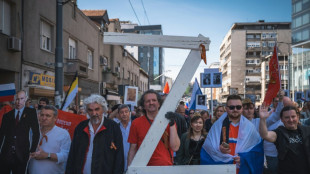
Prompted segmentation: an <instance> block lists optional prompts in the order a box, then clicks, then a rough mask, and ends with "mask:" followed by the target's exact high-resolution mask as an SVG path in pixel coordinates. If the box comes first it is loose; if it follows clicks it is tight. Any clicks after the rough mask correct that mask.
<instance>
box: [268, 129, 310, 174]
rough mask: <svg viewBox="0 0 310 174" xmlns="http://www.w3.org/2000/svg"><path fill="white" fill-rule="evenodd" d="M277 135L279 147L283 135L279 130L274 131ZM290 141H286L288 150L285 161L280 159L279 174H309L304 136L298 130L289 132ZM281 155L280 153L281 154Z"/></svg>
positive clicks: (276, 143)
mask: <svg viewBox="0 0 310 174" xmlns="http://www.w3.org/2000/svg"><path fill="white" fill-rule="evenodd" d="M274 131H275V132H276V134H277V137H278V138H277V140H276V142H275V145H276V146H277V147H278V146H279V143H280V142H282V141H281V140H280V137H283V138H284V136H281V135H280V134H282V135H283V132H282V130H280V129H279V128H278V129H276V130H274ZM286 133H287V134H288V137H289V138H288V139H287V140H286V142H287V145H286V147H287V148H288V151H287V154H286V156H285V158H284V159H283V160H281V159H279V158H278V161H279V163H278V169H279V170H278V173H280V174H293V173H294V174H295V173H296V174H309V171H310V170H309V166H308V165H307V164H308V162H307V156H306V153H305V150H304V146H303V142H302V135H301V133H300V132H299V131H298V130H287V129H286ZM279 153H280V152H279Z"/></svg>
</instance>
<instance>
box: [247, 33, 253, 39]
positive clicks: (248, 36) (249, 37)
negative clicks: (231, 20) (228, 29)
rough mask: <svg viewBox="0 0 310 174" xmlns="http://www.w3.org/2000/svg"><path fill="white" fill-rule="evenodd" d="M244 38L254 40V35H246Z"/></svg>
mask: <svg viewBox="0 0 310 174" xmlns="http://www.w3.org/2000/svg"><path fill="white" fill-rule="evenodd" d="M246 38H247V39H254V35H253V34H247V35H246Z"/></svg>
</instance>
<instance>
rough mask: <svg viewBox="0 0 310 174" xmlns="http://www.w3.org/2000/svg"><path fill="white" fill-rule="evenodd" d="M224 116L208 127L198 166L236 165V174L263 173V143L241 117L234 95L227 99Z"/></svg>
mask: <svg viewBox="0 0 310 174" xmlns="http://www.w3.org/2000/svg"><path fill="white" fill-rule="evenodd" d="M226 103H227V105H226V113H224V114H223V115H222V116H221V117H220V118H219V119H218V120H217V121H216V122H215V123H214V124H213V126H212V127H211V129H210V131H209V134H208V137H207V139H206V141H205V143H204V144H203V146H202V147H203V148H202V150H201V154H200V155H201V164H232V163H233V164H236V166H237V173H238V172H240V173H252V174H256V173H257V174H258V173H262V171H263V163H264V153H263V143H262V139H261V137H260V136H259V133H258V131H257V130H256V128H255V126H254V125H253V124H252V123H251V122H250V121H249V120H248V119H247V118H246V117H244V116H242V111H243V108H242V100H241V97H240V96H238V95H230V96H228V98H227V102H226Z"/></svg>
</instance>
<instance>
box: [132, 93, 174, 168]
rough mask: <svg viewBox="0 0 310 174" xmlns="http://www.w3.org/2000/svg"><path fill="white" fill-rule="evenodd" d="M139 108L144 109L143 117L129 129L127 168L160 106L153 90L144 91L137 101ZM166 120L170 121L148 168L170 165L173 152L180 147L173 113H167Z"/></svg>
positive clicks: (157, 96) (157, 95) (136, 120)
mask: <svg viewBox="0 0 310 174" xmlns="http://www.w3.org/2000/svg"><path fill="white" fill-rule="evenodd" d="M139 104H140V106H142V107H143V109H144V113H145V115H144V116H141V117H139V118H136V119H135V120H134V121H133V122H132V124H131V127H130V133H129V137H128V142H129V143H130V148H129V152H128V166H130V164H131V162H132V160H133V158H134V156H135V155H136V153H137V151H138V149H139V147H140V145H141V144H142V141H143V139H144V137H145V136H146V134H147V132H148V130H149V128H150V127H151V124H152V122H153V120H154V119H155V117H156V115H157V113H158V111H159V108H160V105H161V97H160V95H159V94H158V93H157V92H155V91H154V90H148V91H146V92H145V93H144V94H143V95H142V96H141V99H140V101H139ZM166 118H167V119H169V120H170V123H169V125H168V126H167V128H166V130H165V132H164V134H163V136H162V138H161V140H160V141H159V142H158V145H157V147H156V149H155V151H154V152H153V155H152V157H151V159H150V161H149V163H148V166H168V165H172V164H173V161H172V156H173V154H172V153H173V151H174V152H175V151H177V150H178V149H179V146H180V139H179V137H178V134H177V129H176V126H175V121H174V120H175V117H174V114H173V113H169V114H168V113H167V114H166Z"/></svg>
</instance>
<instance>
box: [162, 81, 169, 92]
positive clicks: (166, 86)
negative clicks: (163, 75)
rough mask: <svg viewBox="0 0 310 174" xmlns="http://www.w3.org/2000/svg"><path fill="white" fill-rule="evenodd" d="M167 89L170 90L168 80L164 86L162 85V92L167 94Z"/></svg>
mask: <svg viewBox="0 0 310 174" xmlns="http://www.w3.org/2000/svg"><path fill="white" fill-rule="evenodd" d="M169 91H170V89H169V84H168V82H166V84H165V87H164V90H163V93H165V94H169Z"/></svg>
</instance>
